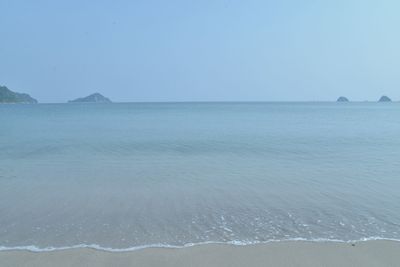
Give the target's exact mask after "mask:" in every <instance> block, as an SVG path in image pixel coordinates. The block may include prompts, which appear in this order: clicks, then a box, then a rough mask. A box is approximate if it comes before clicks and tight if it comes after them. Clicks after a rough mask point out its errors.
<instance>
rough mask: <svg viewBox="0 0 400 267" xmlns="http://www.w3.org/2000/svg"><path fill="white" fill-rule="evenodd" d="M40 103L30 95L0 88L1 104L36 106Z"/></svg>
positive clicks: (3, 87)
mask: <svg viewBox="0 0 400 267" xmlns="http://www.w3.org/2000/svg"><path fill="white" fill-rule="evenodd" d="M37 102H38V101H37V100H36V99H34V98H32V97H31V96H30V95H28V94H21V93H16V92H13V91H11V90H10V89H8V88H7V87H6V86H0V103H25V104H36V103H37Z"/></svg>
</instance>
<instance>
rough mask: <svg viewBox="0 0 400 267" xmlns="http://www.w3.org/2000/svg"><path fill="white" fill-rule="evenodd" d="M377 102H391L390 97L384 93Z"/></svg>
mask: <svg viewBox="0 0 400 267" xmlns="http://www.w3.org/2000/svg"><path fill="white" fill-rule="evenodd" d="M378 102H392V99H390V98H389V97H387V96H385V95H384V96H382V97H381V98H380V99H379V101H378Z"/></svg>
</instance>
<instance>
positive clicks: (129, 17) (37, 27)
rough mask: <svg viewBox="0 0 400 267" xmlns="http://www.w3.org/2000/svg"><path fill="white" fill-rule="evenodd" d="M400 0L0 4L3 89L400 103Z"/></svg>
mask: <svg viewBox="0 0 400 267" xmlns="http://www.w3.org/2000/svg"><path fill="white" fill-rule="evenodd" d="M399 14H400V1H398V0H391V1H390V0H379V1H378V0H375V1H369V0H360V1H356V0H343V1H342V0H320V1H316V0H314V1H312V0H301V1H300V0H279V1H278V0H276V1H268V0H242V1H240V0H202V1H187V0H186V1H183V0H182V1H180V0H168V1H166V0H158V1H156V0H143V1H141V0H137V1H135V0H131V1H128V0H126V1H122V0H113V1H101V0H97V1H94V0H93V1H85V0H68V1H67V0H65V1H54V0H48V1H42V0H35V1H32V0H26V1H20V0H0V85H6V86H8V87H9V88H10V89H11V90H14V91H20V92H27V93H29V94H31V95H32V96H33V97H35V98H37V99H38V100H39V101H41V102H65V101H67V100H70V99H73V98H76V97H80V96H85V95H88V94H90V93H93V92H100V93H102V94H104V95H105V96H107V97H110V98H111V99H112V100H114V101H221V100H225V101H231V100H233V101H251V100H261V101H277V100H292V101H299V100H300V101H302V100H335V99H336V98H337V97H338V96H340V95H345V96H347V97H349V98H350V99H353V100H377V99H378V98H379V97H380V96H381V95H382V94H386V95H388V96H390V97H392V98H393V99H396V100H400V15H399Z"/></svg>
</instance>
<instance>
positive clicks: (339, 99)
mask: <svg viewBox="0 0 400 267" xmlns="http://www.w3.org/2000/svg"><path fill="white" fill-rule="evenodd" d="M336 102H349V99H348V98H347V97H344V96H341V97H339V98H338V99H337V100H336Z"/></svg>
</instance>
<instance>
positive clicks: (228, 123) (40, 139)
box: [0, 102, 400, 251]
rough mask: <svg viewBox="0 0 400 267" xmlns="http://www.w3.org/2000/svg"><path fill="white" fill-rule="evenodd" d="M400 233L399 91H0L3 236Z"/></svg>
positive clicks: (6, 241) (236, 240) (69, 243)
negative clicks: (308, 96) (101, 98)
mask: <svg viewBox="0 0 400 267" xmlns="http://www.w3.org/2000/svg"><path fill="white" fill-rule="evenodd" d="M371 239H389V240H400V103H367V102H365V103H364V102H363V103H330V102H298V103H297V102H248V103H247V102H243V103H241V102H232V103H231V102H212V103H207V102H199V103H113V104H100V103H98V104H96V103H93V104H83V103H76V104H37V105H29V104H25V105H24V104H3V105H0V250H11V249H28V250H32V251H49V250H57V249H67V248H76V247H91V248H96V249H103V250H109V251H128V250H135V249H139V248H145V247H186V246H192V245H196V244H205V243H228V244H236V245H246V244H257V243H265V242H279V241H286V240H309V241H316V242H319V241H324V242H325V241H333V242H355V241H363V240H371Z"/></svg>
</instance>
